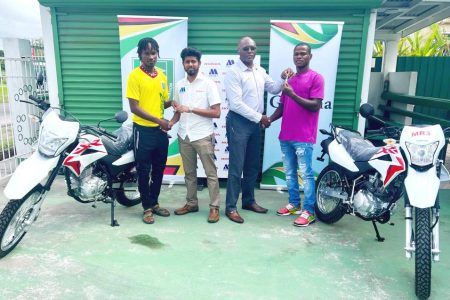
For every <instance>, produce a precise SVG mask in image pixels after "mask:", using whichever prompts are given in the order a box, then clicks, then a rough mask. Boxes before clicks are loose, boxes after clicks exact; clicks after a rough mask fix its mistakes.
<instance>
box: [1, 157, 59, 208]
mask: <svg viewBox="0 0 450 300" xmlns="http://www.w3.org/2000/svg"><path fill="white" fill-rule="evenodd" d="M58 160H59V156H57V157H50V158H49V157H45V156H42V155H41V154H39V152H38V151H36V152H34V153H33V154H32V155H31V156H30V157H29V158H27V159H26V160H24V161H23V162H22V163H20V165H19V166H18V167H17V168H16V170H15V171H14V174H13V175H12V176H11V178H10V179H9V182H8V184H7V185H6V187H5V189H4V191H3V193H4V194H5V196H6V197H7V198H8V199H22V198H23V197H24V196H25V195H26V194H27V193H28V192H29V191H31V190H32V189H33V188H34V187H35V186H36V185H37V184H39V183H40V182H41V181H42V180H44V179H45V178H46V177H47V176H48V174H49V172H50V171H51V170H53V169H54V168H55V167H56V166H57V164H58Z"/></svg>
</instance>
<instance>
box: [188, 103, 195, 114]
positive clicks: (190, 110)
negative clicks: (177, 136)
mask: <svg viewBox="0 0 450 300" xmlns="http://www.w3.org/2000/svg"><path fill="white" fill-rule="evenodd" d="M188 107H189V112H190V113H192V110H193V109H194V108H193V107H192V105H189V106H188Z"/></svg>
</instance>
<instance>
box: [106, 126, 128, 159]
mask: <svg viewBox="0 0 450 300" xmlns="http://www.w3.org/2000/svg"><path fill="white" fill-rule="evenodd" d="M113 134H114V135H115V136H117V139H116V140H113V139H111V138H109V137H107V136H102V137H101V139H102V142H103V145H104V146H105V148H106V151H107V152H108V154H110V155H115V156H120V155H122V154H124V153H125V152H127V151H128V150H131V149H132V148H133V131H132V129H131V127H128V126H126V125H123V126H121V127H120V128H119V129H117V130H116V131H114V132H113Z"/></svg>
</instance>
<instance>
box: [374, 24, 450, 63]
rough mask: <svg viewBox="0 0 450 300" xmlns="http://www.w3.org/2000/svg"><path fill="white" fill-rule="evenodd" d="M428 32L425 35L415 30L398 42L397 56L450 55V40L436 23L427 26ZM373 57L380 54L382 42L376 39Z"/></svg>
mask: <svg viewBox="0 0 450 300" xmlns="http://www.w3.org/2000/svg"><path fill="white" fill-rule="evenodd" d="M429 31H430V33H429V34H427V35H425V34H423V31H416V32H414V33H412V34H410V35H408V36H406V37H403V38H401V39H400V41H399V42H398V46H397V54H398V56H448V55H450V51H449V45H450V41H449V39H448V37H447V36H446V35H444V34H443V33H442V32H441V30H440V27H439V25H438V24H437V23H435V24H433V25H431V26H429ZM373 53H374V57H379V56H382V53H383V44H382V43H381V41H376V43H375V45H374V51H373Z"/></svg>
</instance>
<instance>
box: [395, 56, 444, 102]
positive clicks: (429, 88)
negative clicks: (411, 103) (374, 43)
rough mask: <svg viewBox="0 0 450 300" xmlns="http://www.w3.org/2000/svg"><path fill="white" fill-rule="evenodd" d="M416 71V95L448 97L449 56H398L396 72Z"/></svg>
mask: <svg viewBox="0 0 450 300" xmlns="http://www.w3.org/2000/svg"><path fill="white" fill-rule="evenodd" d="M409 71H416V72H417V73H418V74H417V87H416V95H417V96H425V97H433V98H444V99H450V84H449V83H450V57H449V56H446V57H445V56H444V57H403V56H402V57H399V58H398V59H397V72H409Z"/></svg>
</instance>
